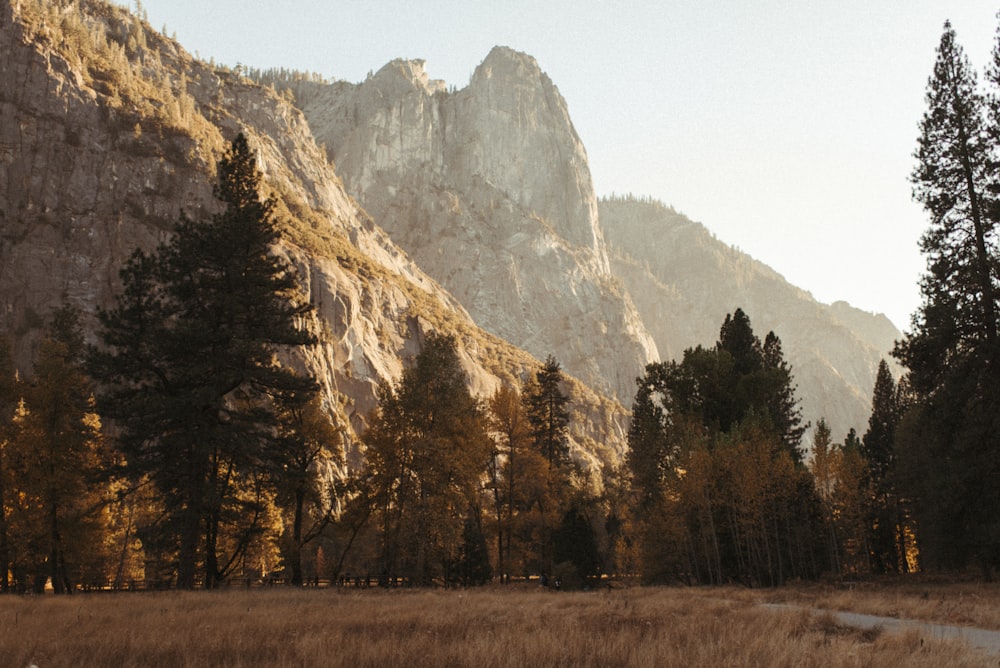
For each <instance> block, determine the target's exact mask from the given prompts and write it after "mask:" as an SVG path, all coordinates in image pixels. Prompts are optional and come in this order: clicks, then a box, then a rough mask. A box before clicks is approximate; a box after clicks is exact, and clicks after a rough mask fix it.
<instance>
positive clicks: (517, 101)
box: [288, 47, 657, 403]
mask: <svg viewBox="0 0 1000 668" xmlns="http://www.w3.org/2000/svg"><path fill="white" fill-rule="evenodd" d="M288 85H289V86H291V87H292V88H293V89H294V91H295V97H296V101H297V103H298V104H299V106H300V107H301V108H302V110H303V112H304V113H305V115H306V117H307V118H308V119H309V123H310V125H311V127H312V129H313V132H314V133H315V134H316V137H317V139H318V140H319V141H321V142H322V143H323V144H325V146H326V147H327V150H328V151H329V154H330V158H331V159H332V160H333V161H334V163H335V164H336V165H337V172H338V174H340V176H341V177H342V178H343V179H344V183H345V186H346V188H347V190H348V192H350V193H351V194H352V195H354V196H355V197H356V198H357V199H358V200H359V202H361V204H362V205H363V206H364V207H365V209H366V210H367V211H368V212H369V213H371V214H372V216H373V217H374V218H375V219H376V220H378V221H380V223H381V224H382V226H383V227H384V228H385V229H386V231H388V232H389V234H390V235H391V236H392V238H393V240H394V241H396V242H397V243H398V244H399V245H400V246H402V247H403V248H405V249H406V251H407V252H408V253H409V255H410V256H411V257H412V258H413V259H414V261H415V262H416V263H417V264H418V265H419V266H421V267H423V268H424V269H425V271H427V272H428V273H429V274H430V275H432V276H433V277H434V278H435V279H437V280H438V281H439V282H440V283H441V284H442V285H443V286H444V287H446V288H447V289H448V290H449V291H450V292H451V293H452V294H453V295H454V296H455V297H456V298H458V299H459V301H461V302H462V304H463V305H464V306H465V307H466V308H467V309H468V311H469V313H470V314H471V315H472V317H473V319H474V320H476V322H477V323H479V324H480V325H481V326H482V327H484V328H486V329H487V330H489V331H491V332H493V333H494V334H496V335H498V336H500V337H502V338H504V339H506V340H508V341H511V342H513V343H515V344H516V345H518V346H521V347H523V348H525V349H526V350H528V351H529V352H531V353H533V354H534V355H536V356H537V357H542V358H544V357H545V356H546V355H548V354H552V355H554V356H555V357H556V358H557V359H558V360H559V362H560V363H561V364H562V365H563V367H564V368H565V369H566V370H567V371H568V372H569V373H572V374H574V375H576V376H577V377H579V378H580V379H582V380H584V381H585V382H586V383H588V384H589V385H591V386H594V387H596V388H598V389H601V390H604V391H607V392H610V393H612V394H614V395H615V396H617V397H618V398H619V399H621V400H622V401H624V402H626V403H627V402H630V401H631V397H632V396H633V395H634V393H635V383H634V379H635V377H636V376H637V375H639V374H640V373H641V371H642V369H643V367H644V365H645V364H646V363H647V362H649V361H651V360H653V359H656V355H657V353H656V346H655V344H654V343H653V341H652V338H651V337H650V335H649V333H648V332H647V331H646V328H645V326H644V325H643V323H642V321H641V319H640V318H639V317H638V314H637V312H636V310H635V308H634V305H633V304H632V302H631V300H630V298H629V297H628V295H627V294H626V292H625V291H624V290H623V289H622V286H621V284H620V282H619V281H618V280H617V279H616V278H615V277H614V275H613V274H612V273H611V271H610V265H609V262H608V255H607V248H606V245H605V242H604V238H603V234H602V232H601V227H600V224H599V221H598V216H597V200H596V197H595V195H594V189H593V184H592V182H591V177H590V170H589V167H588V164H587V156H586V152H585V150H584V147H583V144H582V143H581V142H580V139H579V137H578V136H577V135H576V132H575V130H574V129H573V124H572V122H571V121H570V118H569V112H568V110H567V108H566V103H565V101H564V100H563V98H562V96H561V95H560V94H559V91H558V90H557V89H556V87H555V86H554V85H553V84H552V82H551V81H550V80H549V78H548V77H547V76H546V75H545V74H544V73H543V72H542V71H541V69H540V68H539V66H538V63H536V62H535V60H534V59H533V58H531V57H530V56H527V55H525V54H522V53H518V52H516V51H513V50H511V49H508V48H505V47H497V48H494V49H493V50H492V51H491V52H490V54H489V55H488V56H487V58H486V59H485V60H484V61H483V63H482V64H481V65H480V66H479V67H478V68H477V69H476V71H475V73H474V74H473V75H472V79H471V81H470V82H469V84H468V86H466V87H465V88H463V89H461V90H457V91H455V90H452V91H451V92H449V91H448V90H447V89H446V87H445V85H444V84H443V83H442V82H439V81H433V80H430V79H429V78H428V76H427V74H426V72H425V71H424V64H423V62H422V61H402V60H397V61H393V62H391V63H389V64H388V65H386V66H385V67H383V68H382V69H381V70H379V71H378V72H377V73H375V74H374V75H373V76H371V77H370V78H369V79H368V80H366V81H364V82H363V83H360V84H357V85H352V84H347V83H335V84H332V85H325V84H312V83H305V82H290V83H289V84H288Z"/></svg>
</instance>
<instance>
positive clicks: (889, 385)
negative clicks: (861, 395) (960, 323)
mask: <svg viewBox="0 0 1000 668" xmlns="http://www.w3.org/2000/svg"><path fill="white" fill-rule="evenodd" d="M900 418H901V411H900V403H899V391H898V390H897V388H896V383H895V381H894V380H893V378H892V373H891V372H890V371H889V365H888V364H886V362H885V360H882V361H881V362H879V366H878V373H877V374H876V376H875V388H874V390H873V391H872V413H871V417H869V418H868V431H867V432H865V435H864V437H863V438H862V440H861V452H862V454H863V455H864V457H865V460H866V462H867V464H868V472H867V473H868V479H867V485H868V487H869V488H870V489H871V491H872V498H871V499H870V500H869V501H870V505H869V517H868V530H869V532H870V536H869V539H868V544H869V549H870V550H871V556H872V564H873V566H874V568H875V570H876V571H877V572H880V573H896V572H899V571H900V570H902V569H905V567H906V560H905V556H904V553H903V551H902V550H901V549H900V548H901V545H900V543H899V540H898V536H897V534H898V532H899V530H900V524H901V523H902V522H903V519H902V518H901V517H900V513H899V499H898V496H897V494H896V490H895V486H894V484H893V480H892V478H891V477H890V472H891V470H892V468H893V464H894V459H895V446H896V427H897V425H898V424H899V420H900Z"/></svg>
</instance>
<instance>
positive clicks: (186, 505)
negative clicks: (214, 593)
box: [91, 134, 313, 588]
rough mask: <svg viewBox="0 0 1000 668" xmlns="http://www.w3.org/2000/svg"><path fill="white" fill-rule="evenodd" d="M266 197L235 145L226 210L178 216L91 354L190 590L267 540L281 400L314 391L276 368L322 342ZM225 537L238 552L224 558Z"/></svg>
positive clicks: (131, 277)
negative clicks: (270, 470)
mask: <svg viewBox="0 0 1000 668" xmlns="http://www.w3.org/2000/svg"><path fill="white" fill-rule="evenodd" d="M260 191H261V176H260V173H259V171H258V170H257V166H256V160H255V158H254V156H253V153H252V152H251V150H250V147H249V144H248V142H247V140H246V138H245V137H244V136H243V135H242V134H240V135H238V136H237V137H236V138H235V139H234V140H233V142H232V144H231V146H230V148H229V151H228V152H227V153H226V155H225V156H224V157H223V158H222V159H221V160H220V161H219V163H218V182H217V184H216V186H215V195H216V197H217V198H218V200H219V201H220V202H221V203H222V204H223V205H224V208H223V210H222V211H220V212H219V213H217V214H215V215H213V216H211V218H210V219H208V220H204V221H196V220H191V219H188V218H187V217H183V216H182V219H181V221H180V223H179V224H178V226H177V228H176V230H175V232H174V234H173V236H172V237H171V238H170V240H169V241H168V242H166V243H164V244H162V245H161V246H160V247H158V248H157V249H156V251H155V252H153V253H146V252H143V251H136V252H135V253H134V254H133V256H132V258H131V259H130V261H129V262H128V263H127V264H126V265H125V267H124V268H123V270H122V272H121V278H122V283H123V292H122V294H121V295H120V296H119V298H118V299H117V302H116V304H115V305H114V307H113V308H112V309H111V310H109V311H104V312H102V313H101V314H100V320H101V332H100V335H101V338H102V339H103V343H104V346H103V348H102V349H101V350H95V351H94V352H93V353H92V355H91V368H92V371H93V373H94V375H95V377H96V378H98V379H99V380H100V382H101V383H102V392H101V405H102V407H103V411H102V412H104V413H106V414H107V415H108V416H110V417H111V418H113V419H114V420H115V422H116V423H117V425H118V428H119V436H118V443H119V445H120V447H121V449H122V452H123V454H124V455H125V456H126V458H127V461H128V464H129V467H130V471H131V473H132V474H133V476H135V477H136V478H142V477H145V478H148V479H149V480H151V481H152V483H153V484H154V485H155V486H156V488H157V490H158V491H159V492H160V494H161V495H162V497H163V499H164V503H165V506H166V512H167V522H166V523H165V524H164V530H165V531H166V532H167V534H168V535H170V536H172V537H173V538H174V540H175V545H176V548H177V585H178V587H181V588H191V587H193V586H194V585H195V580H196V568H197V567H198V564H199V563H201V564H202V566H201V568H202V573H203V581H204V585H205V586H206V587H209V588H210V587H213V586H215V584H216V582H217V581H218V579H219V578H220V577H223V576H224V575H225V574H226V572H227V571H228V569H230V568H231V567H232V566H233V564H235V563H236V562H237V559H238V557H239V556H240V554H242V553H244V552H245V551H246V549H247V547H248V545H249V543H250V541H251V540H252V538H253V536H255V535H256V534H257V533H259V529H260V527H259V523H258V522H259V518H260V517H261V510H262V508H261V505H260V504H261V502H262V501H261V498H262V497H261V496H260V494H258V493H256V492H253V489H258V490H259V489H260V487H259V484H260V483H261V481H262V480H263V479H264V474H265V470H264V469H265V466H266V462H267V461H269V458H268V452H269V451H270V450H272V449H273V448H274V447H276V445H277V444H278V443H279V442H280V438H279V436H278V433H277V430H276V428H275V427H276V425H277V417H276V415H275V408H274V402H273V399H274V398H276V397H280V396H284V395H287V394H290V393H296V392H297V393H307V392H308V391H310V388H312V387H313V381H312V380H311V379H309V378H304V377H300V376H297V375H295V374H294V373H293V372H292V371H291V370H290V369H288V368H286V367H283V366H281V365H280V364H279V362H278V361H277V358H276V353H277V352H279V351H280V350H283V349H290V348H294V347H297V346H303V345H308V344H310V343H312V342H313V337H312V336H311V335H309V334H308V333H307V332H305V331H303V330H302V329H301V327H300V324H301V321H302V319H303V317H304V316H306V315H307V314H308V313H309V312H310V310H311V306H310V305H309V304H308V303H307V302H306V300H305V299H304V297H303V296H302V293H301V291H300V290H299V288H298V285H297V283H296V278H295V272H294V270H293V267H292V266H291V265H290V263H289V262H288V261H287V260H285V259H284V258H283V257H282V256H280V255H278V254H276V253H275V252H274V245H275V243H276V242H277V241H278V240H279V232H278V228H277V225H276V223H275V221H274V219H273V213H272V210H273V206H274V202H273V200H271V199H263V200H262V199H261V195H260ZM240 487H242V488H243V489H244V490H249V492H248V494H249V495H247V494H242V495H241V494H240V493H239V488H240ZM227 532H228V535H230V537H231V538H232V540H231V541H230V543H231V544H232V545H233V546H234V551H233V552H231V553H230V554H228V555H226V556H225V557H222V556H221V555H220V554H219V552H218V550H219V547H220V545H221V543H220V541H221V540H222V539H223V537H224V535H225V534H227Z"/></svg>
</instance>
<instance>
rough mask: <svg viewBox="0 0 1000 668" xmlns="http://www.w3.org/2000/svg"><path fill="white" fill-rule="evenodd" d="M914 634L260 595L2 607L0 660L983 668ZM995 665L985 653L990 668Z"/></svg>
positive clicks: (485, 593) (663, 600) (534, 602)
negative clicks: (990, 665) (942, 666)
mask: <svg viewBox="0 0 1000 668" xmlns="http://www.w3.org/2000/svg"><path fill="white" fill-rule="evenodd" d="M987 660H988V657H986V656H984V655H982V654H977V653H975V652H973V651H972V650H969V649H967V648H965V647H963V646H961V645H959V644H956V643H944V642H934V641H930V640H925V639H921V638H920V637H919V636H917V635H916V634H903V635H894V634H889V633H880V632H879V631H878V630H875V631H858V630H856V629H852V628H849V627H845V626H842V625H838V624H837V623H836V622H835V621H834V620H833V619H832V618H830V617H829V616H823V615H811V614H808V613H805V612H794V611H780V610H762V609H761V608H758V607H756V606H755V605H754V604H753V603H752V602H751V601H737V600H722V599H712V598H706V597H705V591H704V590H685V589H660V588H649V589H624V590H615V591H609V592H600V593H566V592H564V593H554V592H540V591H537V590H525V589H512V590H501V589H483V590H471V591H374V590H369V591H361V592H342V591H332V590H318V591H317V590H311V591H292V590H264V591H250V592H233V591H230V592H220V593H199V592H194V593H161V594H152V593H150V594H120V595H111V594H105V595H81V596H74V597H65V598H62V597H52V596H44V597H35V598H17V597H3V598H0V665H3V666H14V667H20V666H28V665H29V664H31V663H34V664H35V665H37V666H39V667H40V668H49V667H51V666H313V665H316V666H336V665H345V666H400V665H403V666H407V667H409V668H415V667H418V666H477V667H484V668H488V667H490V666H859V665H860V666H886V665H907V666H941V665H949V666H980V665H984V664H986V662H987ZM992 663H995V659H994V660H992Z"/></svg>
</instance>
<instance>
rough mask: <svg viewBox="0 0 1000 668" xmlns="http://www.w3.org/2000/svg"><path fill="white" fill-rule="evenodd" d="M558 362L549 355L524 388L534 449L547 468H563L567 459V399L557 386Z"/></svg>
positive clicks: (559, 371)
mask: <svg viewBox="0 0 1000 668" xmlns="http://www.w3.org/2000/svg"><path fill="white" fill-rule="evenodd" d="M562 381H563V377H562V370H561V369H560V368H559V362H557V361H556V359H555V358H554V357H553V356H552V355H549V356H548V358H546V360H545V364H543V365H542V368H541V369H539V370H538V372H537V373H536V374H535V378H534V382H533V383H529V384H528V385H527V386H526V388H525V393H524V401H525V408H526V411H527V416H528V422H529V424H530V425H531V434H532V437H533V439H534V444H535V447H536V448H537V449H538V451H539V452H541V454H542V456H543V457H545V461H547V462H548V464H549V467H550V468H551V467H554V466H562V465H564V464H565V463H566V462H567V460H568V458H569V438H568V436H569V432H568V430H569V411H568V409H567V407H566V404H567V403H568V401H569V398H568V397H567V396H566V395H565V394H564V393H563V391H562V388H561V387H560V386H561V384H562Z"/></svg>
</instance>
